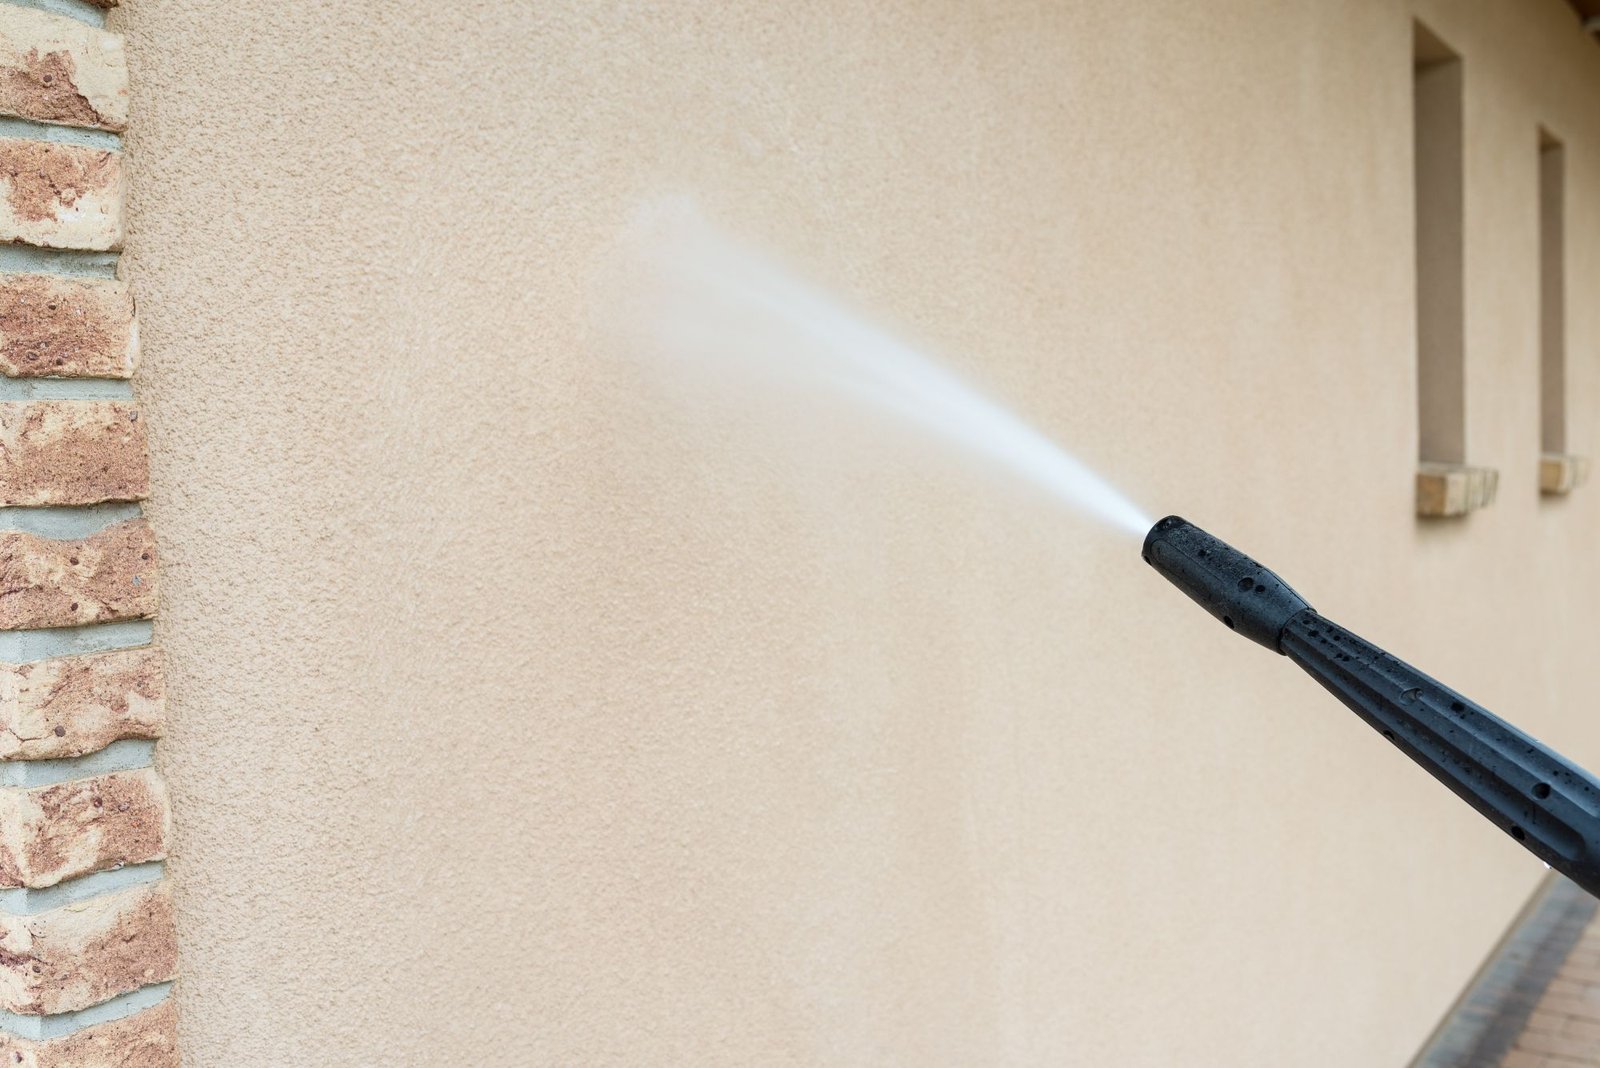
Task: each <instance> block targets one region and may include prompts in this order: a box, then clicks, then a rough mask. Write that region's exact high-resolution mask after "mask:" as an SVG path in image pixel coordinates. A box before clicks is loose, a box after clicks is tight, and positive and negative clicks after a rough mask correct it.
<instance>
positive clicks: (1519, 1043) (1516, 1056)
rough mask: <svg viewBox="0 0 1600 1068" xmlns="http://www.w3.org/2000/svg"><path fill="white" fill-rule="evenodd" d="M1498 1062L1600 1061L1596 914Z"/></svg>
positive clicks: (1515, 1065)
mask: <svg viewBox="0 0 1600 1068" xmlns="http://www.w3.org/2000/svg"><path fill="white" fill-rule="evenodd" d="M1500 1065H1501V1068H1578V1066H1580V1065H1587V1066H1596V1065H1600V918H1595V919H1592V920H1590V922H1589V924H1588V926H1586V927H1585V928H1584V929H1583V932H1582V934H1580V935H1579V937H1578V940H1577V942H1575V943H1574V944H1573V946H1572V948H1571V950H1570V951H1568V953H1567V956H1566V959H1565V960H1563V961H1562V962H1561V966H1560V967H1559V968H1558V969H1557V971H1556V973H1555V975H1554V976H1553V977H1552V978H1551V979H1550V981H1549V983H1548V984H1547V985H1546V986H1545V988H1544V990H1543V992H1542V993H1541V994H1540V996H1539V1000H1538V1002H1537V1003H1536V1004H1535V1005H1534V1007H1533V1011H1532V1012H1531V1013H1530V1014H1529V1016H1528V1019H1527V1023H1526V1024H1525V1025H1524V1026H1523V1029H1522V1032H1521V1034H1519V1035H1517V1036H1516V1037H1515V1038H1513V1039H1512V1043H1511V1050H1510V1052H1508V1053H1507V1054H1506V1055H1505V1058H1504V1059H1503V1060H1501V1062H1500Z"/></svg>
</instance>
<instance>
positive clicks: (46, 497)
mask: <svg viewBox="0 0 1600 1068" xmlns="http://www.w3.org/2000/svg"><path fill="white" fill-rule="evenodd" d="M149 495H150V461H149V454H148V448H147V442H146V436H145V424H144V422H143V420H142V419H141V418H140V415H139V408H138V406H137V405H136V404H133V403H132V402H128V401H81V400H50V401H10V402H6V403H0V505H47V504H98V503H99V502H101V501H137V500H143V499H144V498H145V497H148V496H149Z"/></svg>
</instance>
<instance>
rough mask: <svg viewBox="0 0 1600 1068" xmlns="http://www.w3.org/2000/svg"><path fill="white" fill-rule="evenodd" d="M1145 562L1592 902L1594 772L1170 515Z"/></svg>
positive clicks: (1599, 811) (1596, 852) (1598, 825)
mask: <svg viewBox="0 0 1600 1068" xmlns="http://www.w3.org/2000/svg"><path fill="white" fill-rule="evenodd" d="M1144 558H1145V560H1146V561H1147V562H1148V563H1149V564H1150V566H1151V567H1153V568H1155V569H1156V570H1157V571H1159V572H1161V574H1163V575H1165V576H1166V577H1167V579H1168V580H1169V581H1170V582H1171V583H1172V584H1173V585H1174V586H1177V587H1178V589H1180V590H1182V591H1183V592H1184V593H1186V594H1188V595H1189V596H1190V597H1191V598H1193V599H1194V600H1195V601H1196V602H1198V603H1199V604H1200V606H1201V607H1203V608H1204V609H1205V610H1206V611H1208V612H1210V613H1211V614H1212V615H1214V616H1216V617H1217V618H1218V619H1220V620H1222V622H1224V623H1226V624H1227V625H1228V626H1229V627H1231V628H1232V629H1234V630H1236V631H1238V632H1239V633H1240V634H1243V635H1244V636H1245V637H1247V638H1251V639H1253V640H1254V641H1258V642H1260V643H1261V644H1262V645H1265V646H1266V647H1267V648H1269V649H1275V650H1277V651H1278V652H1280V653H1283V654H1284V655H1286V656H1288V658H1289V659H1290V660H1291V661H1293V662H1294V663H1296V664H1298V665H1300V667H1301V668H1303V669H1305V671H1306V672H1307V673H1308V674H1309V675H1311V677H1312V678H1314V679H1316V680H1317V681H1318V682H1320V683H1321V684H1322V685H1323V686H1324V687H1325V688H1326V689H1327V690H1328V691H1329V692H1330V693H1332V694H1333V695H1334V696H1335V697H1337V698H1338V699H1339V700H1340V701H1341V702H1343V703H1344V705H1345V706H1346V707H1347V708H1349V709H1350V710H1351V711H1352V712H1354V713H1355V714H1356V715H1358V716H1360V717H1361V718H1362V719H1363V720H1365V721H1366V722H1367V723H1369V724H1370V725H1371V726H1372V727H1373V728H1374V729H1375V730H1377V731H1378V732H1379V733H1380V734H1381V735H1382V736H1383V737H1384V739H1386V740H1387V741H1388V742H1390V743H1391V744H1393V745H1394V746H1396V747H1397V748H1399V750H1400V751H1401V752H1402V753H1404V754H1405V755H1406V756H1408V757H1410V758H1411V759H1412V760H1414V761H1416V763H1417V764H1418V765H1420V766H1421V767H1423V768H1424V769H1426V770H1427V772H1428V774H1430V775H1432V776H1433V777H1434V778H1436V779H1438V780H1439V781H1440V782H1442V783H1444V784H1445V785H1446V786H1448V787H1449V788H1450V789H1451V790H1452V791H1454V792H1455V794H1456V796H1458V797H1460V798H1461V799H1462V800H1463V801H1465V802H1466V803H1467V804H1469V805H1471V806H1472V807H1473V808H1475V809H1477V810H1478V811H1479V812H1480V813H1482V814H1483V815H1484V816H1486V817H1487V818H1488V819H1489V820H1490V821H1491V822H1493V823H1494V825H1495V826H1497V827H1499V828H1500V829H1501V830H1502V831H1504V832H1505V833H1507V834H1509V835H1510V836H1511V837H1512V838H1513V839H1514V840H1515V841H1517V842H1519V843H1521V844H1522V846H1523V847H1524V848H1526V849H1527V850H1528V851H1529V852H1531V853H1532V854H1533V855H1534V856H1536V857H1538V858H1539V859H1540V860H1542V861H1544V862H1545V863H1546V864H1548V865H1550V866H1551V867H1553V868H1555V869H1556V870H1557V871H1559V872H1561V873H1562V874H1563V875H1566V876H1567V877H1568V878H1570V879H1572V880H1573V881H1574V882H1576V883H1577V884H1578V885H1579V886H1581V887H1583V888H1584V889H1585V890H1587V891H1589V893H1591V894H1594V895H1595V896H1596V897H1600V779H1596V778H1595V777H1594V776H1592V775H1590V774H1589V773H1588V772H1587V771H1585V770H1583V768H1581V767H1579V766H1578V765H1577V764H1574V763H1573V762H1572V761H1570V760H1567V759H1566V758H1565V757H1563V756H1561V754H1559V753H1557V752H1555V751H1554V750H1551V749H1548V748H1546V747H1545V746H1544V745H1541V744H1540V743H1539V742H1538V741H1537V740H1536V739H1534V738H1531V737H1529V736H1528V735H1526V734H1524V733H1523V732H1522V731H1520V730H1518V729H1517V728H1516V727H1513V726H1512V725H1511V724H1509V723H1507V722H1505V721H1504V720H1502V719H1499V718H1498V717H1496V716H1495V715H1493V714H1492V713H1491V712H1490V711H1489V710H1488V709H1486V708H1484V707H1483V706H1481V705H1479V704H1477V703H1475V702H1473V701H1471V700H1469V699H1468V698H1467V697H1465V696H1463V695H1462V694H1459V693H1457V692H1456V691H1454V690H1452V689H1450V688H1449V687H1447V686H1444V685H1442V684H1441V683H1439V682H1438V681H1437V680H1435V679H1432V678H1430V677H1429V676H1427V675H1425V674H1423V673H1422V672H1421V671H1418V670H1417V669H1416V668H1414V667H1412V666H1411V665H1410V664H1407V663H1406V662H1405V661H1403V660H1400V659H1399V658H1397V657H1395V656H1393V655H1392V654H1390V653H1387V652H1385V651H1384V650H1382V649H1380V648H1378V647H1377V646H1375V645H1373V644H1372V643H1371V642H1368V641H1366V640H1364V639H1362V638H1360V637H1358V636H1357V635H1355V634H1352V633H1351V632H1350V631H1348V630H1345V629H1344V628H1343V627H1341V626H1339V625H1338V624H1337V623H1334V622H1332V621H1331V620H1328V619H1325V618H1323V617H1322V616H1320V615H1318V614H1317V613H1316V612H1314V611H1313V610H1312V609H1311V606H1310V605H1308V604H1306V602H1305V601H1304V600H1303V599H1302V598H1301V597H1300V595H1299V594H1297V593H1295V592H1294V591H1293V590H1291V589H1290V588H1289V587H1288V586H1287V585H1285V584H1284V582H1283V580H1282V579H1280V578H1278V576H1277V575H1274V574H1273V573H1272V572H1270V571H1268V570H1267V569H1266V568H1264V567H1262V566H1261V565H1260V564H1258V563H1256V562H1255V561H1254V560H1252V559H1250V558H1249V557H1248V556H1246V555H1244V553H1241V552H1239V551H1238V550H1237V549H1234V548H1232V547H1231V546H1229V545H1227V544H1225V543H1224V542H1220V541H1218V540H1217V539H1216V538H1213V537H1212V536H1211V535H1210V534H1207V533H1206V532H1205V531H1203V530H1201V529H1200V528H1199V527H1197V526H1195V525H1193V524H1192V523H1189V522H1187V521H1185V520H1182V519H1179V518H1178V517H1177V516H1175V515H1172V516H1168V517H1167V518H1165V519H1163V520H1162V521H1161V522H1159V523H1157V524H1156V525H1155V526H1154V527H1152V528H1150V533H1149V535H1148V536H1146V538H1145V540H1144Z"/></svg>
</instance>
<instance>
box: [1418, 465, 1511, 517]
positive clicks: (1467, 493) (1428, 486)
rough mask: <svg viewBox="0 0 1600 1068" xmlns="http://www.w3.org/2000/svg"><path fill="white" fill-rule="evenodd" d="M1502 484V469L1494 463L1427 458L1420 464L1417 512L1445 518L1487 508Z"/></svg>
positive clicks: (1422, 514) (1421, 514) (1425, 515)
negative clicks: (1478, 464) (1469, 463)
mask: <svg viewBox="0 0 1600 1068" xmlns="http://www.w3.org/2000/svg"><path fill="white" fill-rule="evenodd" d="M1499 487H1500V472H1499V471H1496V470H1495V469H1494V468H1492V467H1468V466H1467V465H1465V464H1440V463H1429V462H1426V461H1424V462H1423V463H1421V464H1418V465H1417V515H1419V516H1424V517H1426V518H1429V519H1443V518H1447V517H1450V516H1461V515H1466V514H1467V513H1468V512H1475V511H1477V510H1478V509H1479V508H1487V507H1489V505H1491V504H1493V503H1494V495H1495V491H1496V490H1497V489H1499Z"/></svg>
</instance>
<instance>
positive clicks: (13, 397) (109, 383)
mask: <svg viewBox="0 0 1600 1068" xmlns="http://www.w3.org/2000/svg"><path fill="white" fill-rule="evenodd" d="M132 399H133V383H132V382H129V381H127V380H126V379H122V378H7V377H6V376H4V375H0V401H30V400H132Z"/></svg>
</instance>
